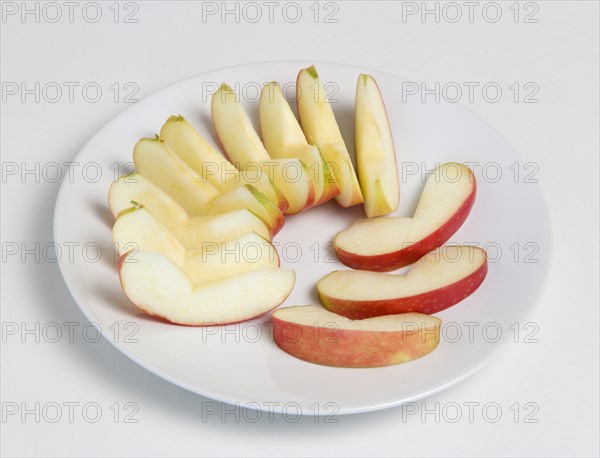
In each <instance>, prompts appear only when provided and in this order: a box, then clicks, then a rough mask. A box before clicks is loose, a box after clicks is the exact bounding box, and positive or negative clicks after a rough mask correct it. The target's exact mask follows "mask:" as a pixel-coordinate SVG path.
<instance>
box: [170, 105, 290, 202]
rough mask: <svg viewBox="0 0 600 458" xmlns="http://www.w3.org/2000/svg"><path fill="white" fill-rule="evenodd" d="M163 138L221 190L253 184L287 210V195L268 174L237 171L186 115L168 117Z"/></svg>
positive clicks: (195, 170) (183, 158) (186, 161)
mask: <svg viewBox="0 0 600 458" xmlns="http://www.w3.org/2000/svg"><path fill="white" fill-rule="evenodd" d="M160 138H161V139H163V140H164V141H165V142H167V144H168V145H169V146H170V147H171V148H172V149H173V151H174V152H175V154H177V155H178V156H179V157H180V158H181V159H182V160H183V162H185V163H186V164H187V165H188V166H189V167H190V168H191V169H192V170H193V171H194V172H196V173H197V174H198V175H201V176H202V177H203V178H205V179H206V180H207V181H208V182H209V183H210V184H212V185H213V186H214V187H215V188H217V189H218V190H219V191H221V192H223V191H227V190H229V189H232V188H234V187H237V186H241V185H244V184H251V185H253V186H254V187H256V188H257V189H258V190H259V191H260V192H262V193H263V194H264V195H265V196H267V197H268V198H269V199H270V200H271V201H272V202H273V203H275V204H277V206H278V207H279V209H280V210H281V211H285V210H286V209H287V207H288V203H287V200H286V198H285V196H284V195H283V193H282V192H281V191H279V190H278V189H277V188H276V187H275V186H274V185H273V183H272V182H271V181H270V180H269V179H268V177H267V176H266V175H264V174H263V173H262V172H261V171H260V170H248V171H238V169H237V168H236V167H235V166H234V165H233V164H232V163H231V162H229V161H228V160H227V158H225V156H223V155H222V154H221V153H220V152H219V151H217V150H216V149H215V148H213V146H212V145H211V144H210V143H209V142H208V141H207V140H206V139H205V138H204V137H203V136H202V135H201V134H200V132H198V131H197V130H196V129H194V127H192V125H191V124H190V123H189V122H187V120H186V119H185V118H184V117H183V116H181V115H179V116H171V117H169V119H167V121H166V122H165V123H164V125H163V126H162V128H161V130H160Z"/></svg>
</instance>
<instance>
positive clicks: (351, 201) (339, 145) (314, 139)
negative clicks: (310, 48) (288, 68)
mask: <svg viewBox="0 0 600 458" xmlns="http://www.w3.org/2000/svg"><path fill="white" fill-rule="evenodd" d="M296 91H297V92H296V100H297V104H298V118H299V119H300V124H301V126H302V130H303V131H304V134H305V136H306V139H307V140H308V142H309V143H310V144H311V145H317V146H318V147H319V150H320V152H321V154H322V155H323V157H324V158H325V160H326V161H327V162H328V163H329V165H330V166H331V168H332V170H333V174H334V176H335V178H336V181H337V184H338V186H339V188H340V193H339V194H338V195H337V196H336V197H335V200H336V201H337V202H338V203H339V204H340V205H341V206H342V207H351V206H353V205H358V204H360V203H362V202H363V196H362V192H361V190H360V185H359V183H358V178H357V177H356V173H355V172H354V167H353V166H352V160H351V159H350V154H349V153H348V149H347V148H346V143H345V142H344V139H343V137H342V134H341V132H340V128H339V127H338V124H337V121H336V120H335V115H334V113H333V109H332V108H331V105H330V104H329V101H328V100H327V95H326V92H325V89H324V88H323V86H322V84H321V82H320V80H319V75H318V74H317V70H316V69H315V67H314V65H313V66H312V67H309V68H305V69H303V70H300V73H298V79H297V81H296Z"/></svg>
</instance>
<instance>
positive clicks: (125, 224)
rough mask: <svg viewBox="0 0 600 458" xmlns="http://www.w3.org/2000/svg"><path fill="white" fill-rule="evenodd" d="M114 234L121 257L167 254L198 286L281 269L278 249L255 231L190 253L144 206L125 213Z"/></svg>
mask: <svg viewBox="0 0 600 458" xmlns="http://www.w3.org/2000/svg"><path fill="white" fill-rule="evenodd" d="M112 233H113V242H114V244H115V246H116V247H117V249H118V251H119V254H120V255H123V254H125V253H127V252H128V251H131V250H134V251H138V250H142V251H149V252H154V253H160V254H163V255H165V256H167V257H168V258H169V259H171V261H173V262H174V263H175V264H176V265H177V266H179V267H180V268H181V269H183V270H184V271H185V273H186V274H187V275H188V277H190V280H191V281H192V282H194V283H198V282H203V281H211V280H217V279H219V278H224V277H228V276H231V275H236V274H240V273H245V272H250V271H252V270H257V269H260V268H262V267H278V266H279V256H278V255H277V251H276V250H275V247H274V246H273V245H271V243H269V242H268V241H267V240H265V239H263V238H262V237H261V236H259V235H258V234H256V233H254V232H251V233H249V234H244V235H242V236H240V237H238V238H235V239H233V240H227V241H223V242H216V241H213V240H205V241H204V242H202V244H200V246H199V247H198V249H195V250H187V249H186V247H185V246H184V245H183V244H182V243H181V242H180V241H179V240H178V239H177V237H176V236H175V235H174V234H173V233H171V232H170V231H169V230H168V229H167V228H166V227H164V226H163V225H162V224H160V223H159V222H158V221H157V220H156V219H155V218H154V217H153V216H152V215H151V214H150V213H149V212H148V211H147V210H146V209H145V208H143V207H133V208H131V209H128V210H125V211H123V212H121V214H120V215H119V217H118V218H117V221H116V222H115V224H114V226H113V231H112Z"/></svg>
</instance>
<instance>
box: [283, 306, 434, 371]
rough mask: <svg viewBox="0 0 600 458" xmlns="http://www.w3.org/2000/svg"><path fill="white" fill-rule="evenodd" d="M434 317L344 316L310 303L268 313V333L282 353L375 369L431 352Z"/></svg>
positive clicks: (335, 364)
mask: <svg viewBox="0 0 600 458" xmlns="http://www.w3.org/2000/svg"><path fill="white" fill-rule="evenodd" d="M440 327H441V320H440V319H439V318H436V317H433V316H428V315H421V314H419V313H405V314H400V315H389V316H382V317H377V318H368V319H365V320H354V321H353V320H350V319H348V318H345V317H343V316H340V315H336V314H335V313H332V312H329V311H327V310H325V309H324V308H322V307H317V306H314V305H306V306H296V307H285V308H282V309H279V310H276V311H275V312H273V337H274V340H275V343H276V344H277V345H278V346H279V348H281V349H282V350H283V351H285V352H286V353H289V354H290V355H292V356H295V357H296V358H300V359H302V360H304V361H308V362H310V363H315V364H322V365H325V366H336V367H381V366H390V365H393V364H400V363H405V362H408V361H412V360H414V359H417V358H421V357H422V356H425V355H426V354H428V353H430V352H432V351H433V350H434V349H435V348H436V347H437V345H438V343H439V341H440Z"/></svg>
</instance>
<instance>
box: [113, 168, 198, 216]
mask: <svg viewBox="0 0 600 458" xmlns="http://www.w3.org/2000/svg"><path fill="white" fill-rule="evenodd" d="M132 201H133V202H137V203H139V204H142V205H144V206H145V207H146V208H147V209H148V210H149V211H150V213H152V214H153V215H154V217H155V218H157V219H158V220H159V221H160V222H162V223H163V224H164V225H166V226H167V227H169V228H171V227H176V226H179V225H181V224H183V223H184V222H185V221H187V220H188V218H189V215H188V214H187V212H186V211H185V209H184V208H183V207H182V206H181V205H179V203H178V202H177V201H176V200H175V199H173V198H172V197H171V196H169V195H168V194H167V193H165V192H164V191H163V190H162V189H160V188H159V187H158V186H156V185H155V184H154V183H152V182H151V181H150V180H149V179H148V178H146V177H143V176H142V175H140V174H139V173H137V172H133V173H130V174H129V175H123V176H121V177H119V178H118V179H116V180H115V181H113V183H112V184H111V185H110V188H109V190H108V208H109V209H110V212H111V213H112V215H113V216H114V217H115V219H116V218H117V216H118V215H119V213H121V212H122V211H123V210H126V209H128V208H130V207H131V205H132Z"/></svg>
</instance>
